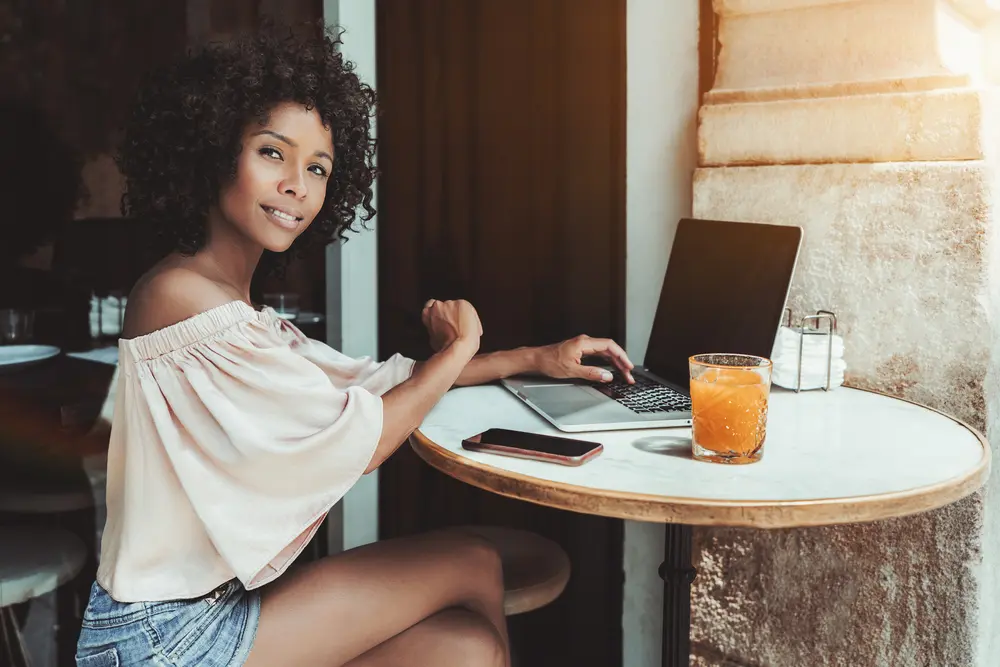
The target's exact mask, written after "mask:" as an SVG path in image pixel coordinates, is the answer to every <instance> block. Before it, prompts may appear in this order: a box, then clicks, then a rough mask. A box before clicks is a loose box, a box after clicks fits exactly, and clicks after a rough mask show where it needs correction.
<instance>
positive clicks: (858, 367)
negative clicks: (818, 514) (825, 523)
mask: <svg viewBox="0 0 1000 667" xmlns="http://www.w3.org/2000/svg"><path fill="white" fill-rule="evenodd" d="M963 2H964V3H965V4H964V5H963ZM970 2H973V0H963V1H962V2H957V1H956V2H944V1H943V0H856V1H853V0H845V1H837V0H716V5H715V6H716V10H717V11H719V12H720V13H721V26H720V39H721V41H722V53H721V54H720V61H719V73H718V76H717V79H716V81H715V88H714V89H713V91H712V93H711V94H710V95H709V96H708V97H707V98H706V100H707V102H708V104H707V105H706V106H704V107H703V108H702V109H701V112H700V121H701V122H700V127H699V156H700V160H701V162H700V164H701V165H702V167H703V168H701V169H699V170H698V171H697V172H696V173H695V178H694V202H693V208H694V213H695V215H696V216H698V217H715V218H723V219H733V220H750V221H763V222H774V223H779V224H798V225H801V226H802V227H803V228H804V230H805V235H804V243H803V249H802V254H801V257H800V262H799V266H798V269H797V272H796V276H795V279H794V282H793V286H792V290H791V294H790V299H789V306H791V307H792V308H793V309H794V311H795V313H796V314H798V315H803V314H807V313H811V312H814V311H816V310H817V309H831V310H834V311H836V312H837V314H838V316H839V318H840V326H841V333H842V334H843V335H844V337H845V340H846V358H847V364H848V377H849V380H848V381H849V382H850V383H852V384H855V385H858V386H862V387H868V388H873V389H878V390H880V391H885V392H887V393H890V394H893V395H896V396H901V397H905V398H909V399H912V400H916V401H918V402H922V403H926V404H928V405H931V406H933V407H935V408H939V409H942V410H944V411H946V412H948V413H951V414H953V415H955V416H957V417H958V418H960V419H963V420H966V421H967V422H969V423H970V424H972V425H973V426H975V427H977V428H980V429H982V430H984V431H985V432H986V434H987V436H988V437H990V439H991V442H992V443H993V449H994V454H996V445H997V442H998V441H1000V437H998V436H1000V430H998V427H1000V424H998V415H1000V370H998V363H997V354H998V352H1000V327H998V324H997V323H998V322H1000V319H998V318H1000V275H998V274H1000V256H998V253H1000V250H998V245H1000V238H998V237H997V235H998V231H997V224H996V220H997V210H996V206H997V202H996V192H998V190H997V184H996V181H997V173H996V169H995V165H996V164H997V161H996V148H997V145H996V139H995V134H994V133H993V132H992V130H993V126H994V125H995V124H996V123H995V119H996V118H997V117H998V116H997V114H996V112H995V111H992V109H994V108H995V107H993V106H992V105H993V95H992V94H991V92H988V91H986V90H984V89H982V88H977V87H974V86H973V85H972V82H973V81H976V80H978V77H979V75H980V73H981V70H983V69H985V70H986V71H987V72H988V73H990V72H992V74H991V78H992V79H993V80H997V76H996V74H995V71H992V70H996V69H1000V68H998V67H997V66H995V65H994V64H993V63H994V61H996V62H1000V58H996V57H995V53H996V50H995V49H994V48H992V47H990V46H989V43H988V42H987V45H986V48H985V49H984V42H983V40H982V34H990V33H991V32H994V33H997V34H1000V29H998V28H996V25H997V24H996V23H995V22H993V23H992V24H991V23H990V22H988V21H987V23H986V24H985V25H986V27H985V28H984V27H982V26H983V25H984V24H982V23H979V24H976V23H975V22H973V21H970V20H969V19H968V18H967V16H964V15H962V14H960V13H959V12H958V11H957V10H956V7H961V8H963V9H966V10H967V9H968V7H967V5H968V4H969V3H970ZM976 7H977V8H978V9H977V11H978V10H982V12H984V14H983V15H986V14H988V12H987V8H986V7H985V5H983V6H982V7H979V5H978V4H977V5H976ZM977 16H978V18H977V20H979V21H982V20H983V18H982V16H980V15H977ZM779 36H783V38H782V39H777V37H779ZM942 446H946V443H942ZM998 490H1000V489H997V477H996V475H994V476H993V477H992V478H991V480H990V481H989V482H988V483H987V486H986V487H985V488H984V489H983V490H982V491H981V492H979V493H977V494H975V495H973V496H972V497H970V498H967V499H965V500H963V501H961V502H958V503H955V504H953V505H951V506H949V507H946V508H943V509H940V510H937V511H935V512H931V513H928V514H924V515H920V516H915V517H907V518H903V519H897V520H892V521H884V522H876V523H870V524H865V525H853V526H838V527H831V528H818V529H817V528H814V529H801V530H782V531H772V532H765V531H751V530H742V529H741V530H736V529H721V530H720V529H711V530H709V529H704V530H698V531H696V535H695V541H696V546H695V552H696V553H695V564H696V567H698V568H699V577H698V579H696V581H695V587H694V593H693V608H694V628H693V637H692V638H693V640H694V648H693V652H694V656H695V662H694V664H697V665H761V666H763V665H775V666H785V665H789V666H791V665H796V666H797V665H808V666H810V667H812V666H820V667H823V666H827V665H831V666H832V665H837V666H845V667H846V666H850V667H861V666H867V665H877V666H885V667H910V666H917V665H919V666H924V665H926V666H927V667H953V666H960V667H964V666H975V667H997V666H998V665H1000V637H998V633H1000V624H998V623H997V619H996V616H997V613H996V612H997V608H998V604H1000V588H998V575H997V574H996V572H997V568H998V567H1000V562H998V561H1000V526H998V522H1000V516H997V511H996V506H997V504H998V503H1000V499H998V496H997V491H998Z"/></svg>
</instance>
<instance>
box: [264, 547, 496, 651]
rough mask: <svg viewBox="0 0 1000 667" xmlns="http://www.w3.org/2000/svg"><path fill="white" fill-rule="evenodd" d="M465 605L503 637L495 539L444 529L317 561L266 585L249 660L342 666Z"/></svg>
mask: <svg viewBox="0 0 1000 667" xmlns="http://www.w3.org/2000/svg"><path fill="white" fill-rule="evenodd" d="M450 607H465V608H467V609H470V610H472V611H474V612H477V613H479V614H480V615H481V616H483V617H485V618H486V619H487V620H489V621H490V622H492V623H493V624H494V626H495V627H496V629H497V632H498V633H499V634H500V636H501V637H503V638H505V635H506V633H505V630H504V628H503V622H504V618H503V576H502V572H501V567H500V559H499V556H498V555H497V553H496V551H495V550H494V548H493V547H492V546H491V545H490V544H489V543H488V542H486V541H485V540H483V539H481V538H478V537H476V536H474V535H469V534H465V533H461V532H457V531H440V532H435V533H429V534H426V535H419V536H415V537H407V538H401V539H396V540H386V541H383V542H377V543H375V544H371V545H368V546H364V547H360V548H357V549H352V550H351V551H347V552H345V553H343V554H338V555H336V556H331V557H329V558H325V559H323V560H321V561H317V562H314V563H309V564H308V565H304V566H303V567H302V568H300V569H297V570H293V571H290V572H287V573H285V574H284V575H283V576H282V577H280V578H279V579H278V580H276V581H275V582H273V583H271V584H268V585H267V586H266V587H265V588H264V589H263V591H262V602H261V615H260V623H259V626H258V628H257V636H256V638H255V639H254V644H253V648H252V650H251V651H250V657H249V659H248V661H247V663H246V664H247V666H248V667H265V666H268V665H276V664H281V665H287V666H288V667H296V666H297V665H303V666H306V665H308V666H309V667H313V666H319V665H323V666H331V667H339V666H341V665H345V664H347V663H349V662H350V661H351V660H354V659H355V658H358V657H359V656H361V655H363V654H365V653H367V652H369V651H370V650H372V649H373V648H375V647H376V646H379V645H380V644H383V643H384V642H386V641H387V640H389V639H390V638H392V637H394V636H396V635H398V634H399V633H401V632H404V631H405V630H407V629H408V628H411V627H413V626H415V625H417V624H418V623H420V622H421V621H423V620H424V619H427V618H429V617H431V616H433V615H435V614H437V613H438V612H441V611H443V610H445V609H448V608H450Z"/></svg>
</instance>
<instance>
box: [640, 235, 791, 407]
mask: <svg viewBox="0 0 1000 667" xmlns="http://www.w3.org/2000/svg"><path fill="white" fill-rule="evenodd" d="M801 238H802V230H801V228H799V227H795V226H785V225H766V224H757V223H746V222H722V221H717V220H692V219H684V220H681V221H680V223H679V224H678V227H677V234H676V236H675V237H674V244H673V248H672V249H671V251H670V261H669V264H668V265H667V274H666V277H665V278H664V280H663V287H662V288H661V290H660V303H659V305H658V306H657V309H656V319H655V320H654V321H653V331H652V334H651V335H650V339H649V346H648V348H647V351H646V360H645V361H646V363H645V365H646V367H647V368H649V370H650V371H652V372H653V373H654V374H656V375H658V376H660V377H662V378H663V379H665V380H669V381H670V382H673V383H675V384H678V385H680V386H681V387H684V388H686V387H687V386H688V383H689V380H688V357H690V356H691V355H694V354H704V353H707V352H735V353H742V354H755V355H758V356H761V357H770V356H771V349H772V348H773V346H774V338H775V336H776V335H777V332H778V327H779V326H780V324H781V315H782V312H783V311H784V308H785V299H786V297H787V296H788V286H789V284H790V283H791V279H792V272H793V270H794V269H795V262H796V258H797V256H798V250H799V242H800V240H801Z"/></svg>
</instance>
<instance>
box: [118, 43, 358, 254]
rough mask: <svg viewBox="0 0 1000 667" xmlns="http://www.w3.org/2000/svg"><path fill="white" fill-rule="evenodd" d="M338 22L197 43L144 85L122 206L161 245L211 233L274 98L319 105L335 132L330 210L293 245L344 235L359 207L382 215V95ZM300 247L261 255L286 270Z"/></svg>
mask: <svg viewBox="0 0 1000 667" xmlns="http://www.w3.org/2000/svg"><path fill="white" fill-rule="evenodd" d="M341 34H342V32H341V31H339V30H334V29H331V28H326V27H323V26H322V25H317V26H310V29H309V30H307V31H299V30H292V29H289V28H284V29H278V28H275V27H273V26H264V27H262V28H261V29H260V30H259V31H257V32H255V33H252V34H246V35H242V36H239V37H237V38H235V39H234V40H232V41H229V42H224V43H221V42H220V43H210V44H208V45H206V46H204V47H201V48H200V49H198V50H192V51H188V52H187V54H186V56H185V57H184V58H182V59H180V60H179V61H177V62H174V63H172V64H170V65H168V66H166V67H162V68H160V69H158V70H155V71H154V72H152V73H151V74H150V75H149V76H148V77H147V78H146V80H145V81H144V82H143V84H142V85H141V86H140V88H139V91H138V95H137V97H136V101H135V104H134V106H133V108H132V111H131V113H130V115H129V118H128V120H127V121H126V125H125V128H124V136H123V141H122V144H121V147H120V150H119V154H118V158H117V159H118V165H119V168H120V169H121V171H122V173H123V174H124V176H125V193H124V195H123V196H122V213H123V214H125V215H127V216H129V217H132V218H134V219H136V220H137V221H138V222H140V223H143V224H148V225H150V226H151V228H152V231H153V239H154V244H155V252H156V253H157V254H158V255H159V256H163V255H165V254H168V253H171V252H179V253H182V254H186V255H191V254H194V253H195V252H197V251H198V250H200V249H201V248H202V247H203V246H204V244H205V241H206V234H207V226H206V222H207V216H208V212H209V209H210V208H211V207H212V206H213V205H214V204H216V203H217V201H218V198H219V194H220V191H221V189H222V188H223V187H224V186H225V185H226V184H227V183H229V182H231V181H232V179H233V178H234V177H235V175H236V164H237V160H238V158H239V154H240V151H241V150H242V146H241V138H242V135H243V132H244V130H245V128H246V126H247V124H248V123H250V122H254V121H257V122H261V123H265V122H266V121H267V116H268V113H269V112H270V111H271V110H272V109H273V108H274V107H276V106H277V105H279V104H282V103H287V102H296V103H299V104H302V105H304V106H306V107H307V108H312V109H315V110H316V111H317V112H318V113H319V115H320V117H321V118H322V120H323V123H324V125H326V126H327V127H328V128H329V129H330V131H331V134H332V136H333V146H334V166H333V173H332V174H331V177H330V178H329V179H328V181H327V191H326V199H325V201H324V202H323V208H322V209H321V210H320V212H319V214H318V215H317V216H316V219H315V220H314V221H313V223H312V224H311V225H310V226H309V228H308V229H307V230H306V231H305V232H304V233H303V234H302V235H301V236H300V237H299V238H298V239H296V241H295V243H294V244H293V245H292V248H291V251H292V252H296V251H301V249H303V248H304V247H306V246H307V245H310V244H313V243H316V242H320V243H323V244H327V243H330V242H331V241H334V240H336V239H337V238H341V239H346V238H347V236H346V232H347V231H348V230H352V231H359V230H357V229H355V228H354V227H353V223H354V221H355V220H356V219H357V217H358V214H359V210H358V209H359V207H360V208H363V209H364V211H363V212H362V213H361V215H360V217H361V220H362V221H363V222H364V221H367V220H370V219H371V218H372V216H373V215H374V214H375V209H374V207H373V206H372V181H373V180H374V178H375V167H374V158H375V139H374V138H373V137H372V133H371V121H372V118H373V116H374V110H375V92H374V91H373V90H372V89H371V87H370V86H368V85H367V84H365V83H363V82H361V80H359V79H358V76H357V74H355V73H354V64H353V63H351V62H350V61H347V60H345V59H344V57H343V54H341V53H340V51H339V50H338V48H337V46H338V45H339V44H341V43H342V42H341ZM289 254H291V253H281V254H280V255H274V256H271V253H266V255H267V256H265V257H264V258H263V259H262V263H265V264H272V267H271V268H272V269H273V268H276V267H277V268H278V270H280V268H281V267H283V266H284V264H285V263H286V262H287V260H288V255H289Z"/></svg>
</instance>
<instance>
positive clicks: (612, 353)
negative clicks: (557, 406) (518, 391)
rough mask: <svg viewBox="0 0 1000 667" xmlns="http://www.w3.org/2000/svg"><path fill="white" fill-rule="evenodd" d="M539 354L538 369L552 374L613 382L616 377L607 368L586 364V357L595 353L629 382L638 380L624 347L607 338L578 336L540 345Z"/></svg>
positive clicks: (560, 376) (553, 375) (559, 376)
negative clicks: (584, 362) (584, 359)
mask: <svg viewBox="0 0 1000 667" xmlns="http://www.w3.org/2000/svg"><path fill="white" fill-rule="evenodd" d="M537 354H538V358H537V362H536V365H537V368H538V372H539V373H542V374H543V375H547V376H549V377H553V378H581V379H584V380H591V381H593V382H611V380H612V379H613V376H612V374H611V373H610V372H608V371H607V370H606V369H603V368H596V367H594V366H584V365H583V363H582V362H583V358H584V357H586V356H591V355H596V356H600V357H604V358H605V359H607V360H609V361H610V362H611V364H612V365H613V366H615V367H616V368H617V369H618V370H619V372H621V374H622V376H624V378H625V380H626V381H627V382H628V383H629V384H632V383H633V382H635V380H634V379H633V378H632V373H631V371H632V369H633V368H634V365H633V364H632V362H631V361H629V358H628V355H627V354H625V350H623V349H622V348H621V346H619V345H618V343H616V342H614V341H613V340H610V339H608V338H591V337H590V336H577V337H576V338H571V339H569V340H566V341H563V342H561V343H556V344H555V345H547V346H545V347H540V348H538V349H537Z"/></svg>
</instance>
